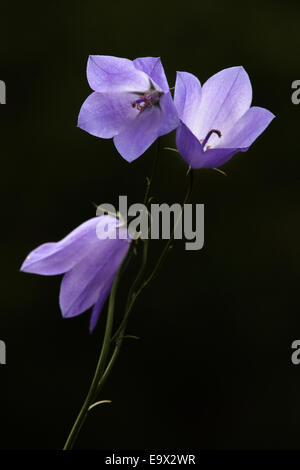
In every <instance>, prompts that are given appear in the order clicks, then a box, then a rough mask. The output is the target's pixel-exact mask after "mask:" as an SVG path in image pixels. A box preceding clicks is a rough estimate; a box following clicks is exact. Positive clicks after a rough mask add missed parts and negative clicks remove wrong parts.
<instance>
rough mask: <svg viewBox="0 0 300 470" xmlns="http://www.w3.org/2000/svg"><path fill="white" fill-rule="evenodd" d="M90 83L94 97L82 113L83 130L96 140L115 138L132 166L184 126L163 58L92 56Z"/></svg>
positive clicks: (87, 102) (84, 106) (89, 98)
mask: <svg viewBox="0 0 300 470" xmlns="http://www.w3.org/2000/svg"><path fill="white" fill-rule="evenodd" d="M87 79H88V82H89V85H90V87H91V88H92V90H94V92H93V93H92V94H91V95H90V96H89V97H88V98H87V99H86V100H85V102H84V103H83V105H82V107H81V110H80V113H79V117H78V126H79V127H80V128H81V129H83V130H85V131H87V132H89V133H90V134H92V135H95V136H97V137H102V138H104V139H110V138H112V137H113V139H114V144H115V146H116V148H117V150H118V152H119V153H120V154H121V155H122V157H123V158H125V160H127V161H128V162H131V161H133V160H135V159H136V158H138V157H139V156H140V155H142V154H143V153H144V152H145V150H147V148H148V147H150V145H151V144H152V143H153V142H154V141H155V140H156V139H157V138H158V137H159V136H161V135H164V134H168V133H169V132H171V131H172V130H173V129H175V128H176V127H177V126H178V125H179V119H178V116H177V112H176V108H175V106H174V102H173V99H172V96H171V93H170V90H169V85H168V82H167V79H166V76H165V72H164V69H163V66H162V64H161V61H160V58H158V57H143V58H139V59H135V60H133V61H131V60H129V59H123V58H119V57H111V56H105V55H92V56H90V57H89V59H88V65H87Z"/></svg>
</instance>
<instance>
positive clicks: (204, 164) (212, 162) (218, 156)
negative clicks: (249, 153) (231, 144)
mask: <svg viewBox="0 0 300 470" xmlns="http://www.w3.org/2000/svg"><path fill="white" fill-rule="evenodd" d="M245 150H247V149H240V148H226V149H224V148H220V149H216V148H213V149H210V150H206V151H205V152H204V153H203V155H202V158H201V165H200V166H198V167H197V168H217V167H218V166H221V165H224V163H226V162H227V161H228V160H230V158H231V157H233V155H234V154H235V153H237V152H241V151H242V152H244V151H245ZM199 163H200V162H199Z"/></svg>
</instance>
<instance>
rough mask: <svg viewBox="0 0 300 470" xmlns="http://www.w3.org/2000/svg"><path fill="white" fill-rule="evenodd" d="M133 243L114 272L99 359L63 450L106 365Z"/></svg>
mask: <svg viewBox="0 0 300 470" xmlns="http://www.w3.org/2000/svg"><path fill="white" fill-rule="evenodd" d="M132 246H133V245H131V246H130V248H129V250H128V252H127V255H126V257H125V258H124V260H123V262H122V264H121V266H120V268H119V270H118V272H117V274H116V277H115V280H114V283H113V286H112V290H111V294H110V298H109V305H108V311H107V319H106V326H105V333H104V338H103V344H102V349H101V353H100V357H99V360H98V364H97V367H96V371H95V374H94V378H93V381H92V383H91V386H90V389H89V391H88V394H87V396H86V399H85V401H84V403H83V405H82V408H81V410H80V412H79V414H78V416H77V419H76V421H75V423H74V425H73V427H72V429H71V432H70V434H69V436H68V439H67V441H66V443H65V445H64V448H63V450H71V449H72V448H73V445H74V443H75V440H76V438H77V436H78V434H79V431H80V429H81V428H82V426H83V424H84V422H85V420H86V417H87V414H88V409H89V407H90V405H91V404H92V402H93V400H94V398H95V395H96V393H97V391H98V385H99V381H100V379H101V377H102V375H103V373H104V372H105V365H106V360H107V357H108V353H109V349H110V342H111V332H112V328H113V319H114V309H115V299H116V293H117V289H118V285H119V282H120V277H121V273H122V270H123V266H124V264H125V261H126V260H127V258H128V256H129V253H130V252H131V247H132Z"/></svg>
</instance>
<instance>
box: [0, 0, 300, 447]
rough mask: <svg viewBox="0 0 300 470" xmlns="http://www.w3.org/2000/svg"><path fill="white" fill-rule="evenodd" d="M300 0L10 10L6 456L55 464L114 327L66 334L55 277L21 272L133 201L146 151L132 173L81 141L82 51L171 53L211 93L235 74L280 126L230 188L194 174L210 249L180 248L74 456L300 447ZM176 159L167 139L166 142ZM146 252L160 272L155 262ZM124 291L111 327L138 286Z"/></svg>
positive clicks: (5, 164) (4, 161)
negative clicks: (44, 247)
mask: <svg viewBox="0 0 300 470" xmlns="http://www.w3.org/2000/svg"><path fill="white" fill-rule="evenodd" d="M299 14H300V4H299V2H296V1H294V2H293V1H289V2H283V1H282V2H278V1H266V0H264V1H260V2H257V3H255V2H250V3H248V2H245V1H244V2H233V1H232V0H229V1H226V2H222V3H221V2H196V1H194V2H189V1H185V2H181V3H173V2H155V1H152V2H148V3H147V2H123V1H114V2H101V1H91V0H87V1H84V2H79V1H72V2H67V1H65V2H59V1H51V2H40V3H32V2H18V3H17V2H11V3H8V2H6V4H2V5H1V29H0V39H1V43H0V50H1V55H0V57H1V60H0V79H2V80H4V81H5V82H6V86H7V104H6V105H5V106H1V107H0V126H1V128H0V135H1V154H0V158H1V192H2V197H1V201H2V210H1V220H2V222H3V223H2V229H1V238H2V248H1V268H2V269H1V273H2V274H1V276H2V278H1V286H2V289H1V298H0V305H1V316H0V339H2V340H4V341H5V342H6V344H7V365H5V366H3V365H1V366H0V448H1V449H59V448H61V447H62V445H63V443H64V440H65V438H66V435H67V433H68V431H69V429H70V426H71V425H72V423H73V421H74V419H75V417H76V413H77V412H78V410H79V407H80V405H81V403H82V401H83V399H84V396H85V393H86V391H87V388H88V385H89V382H90V379H91V376H92V373H93V370H94V367H95V364H96V360H97V356H98V351H99V347H100V344H101V335H102V332H103V326H104V316H105V315H104V312H103V315H102V317H101V321H100V322H99V325H98V327H97V329H96V331H95V333H94V334H93V335H92V336H90V335H89V333H88V321H89V314H88V313H86V314H84V315H81V316H79V317H77V318H74V319H72V320H63V319H62V318H61V314H60V311H59V306H58V291H59V284H60V277H42V276H34V275H29V274H23V273H19V267H20V265H21V263H22V261H23V259H24V258H25V256H26V255H27V254H28V253H29V251H31V250H32V249H33V248H35V247H36V246H38V245H39V244H41V243H44V242H46V241H56V240H59V239H60V238H62V237H63V236H65V235H66V234H67V233H68V232H69V231H71V230H72V229H73V228H75V227H76V226H77V225H79V224H80V223H81V222H83V221H84V220H86V219H88V218H90V217H93V216H94V214H95V210H94V207H93V205H92V202H93V201H95V202H97V203H100V202H112V203H115V204H116V203H117V200H118V195H119V194H127V195H128V198H129V201H130V202H131V203H133V202H140V201H141V200H142V198H143V194H144V190H145V176H146V175H149V174H150V171H151V165H152V161H153V158H154V149H151V150H149V151H148V152H147V153H146V154H144V155H143V156H141V157H140V158H139V159H138V160H136V161H135V162H134V163H132V164H128V163H127V162H126V161H125V160H123V159H122V158H121V157H120V155H118V153H117V151H116V149H115V148H114V146H113V144H112V141H110V140H101V139H97V138H96V137H92V136H90V135H89V134H87V133H85V132H83V131H82V130H80V129H79V128H77V127H76V123H77V115H78V112H79V109H80V106H81V104H82V102H83V100H84V99H85V98H86V97H87V96H88V94H89V93H90V89H89V86H88V83H87V81H86V75H85V69H86V62H87V57H88V55H89V54H107V55H114V56H119V57H128V58H130V59H134V58H136V57H143V56H161V58H162V61H163V64H164V66H165V70H166V73H167V76H168V79H169V83H170V86H173V85H174V82H175V74H176V70H184V71H189V72H192V73H194V74H195V75H197V76H198V77H199V78H200V80H201V82H202V83H204V81H205V80H206V79H207V78H208V77H209V76H211V75H212V74H214V73H216V72H217V71H219V70H221V69H223V68H226V67H230V66H233V65H243V66H244V67H245V68H246V70H247V72H248V73H249V75H250V79H251V81H252V86H253V96H254V98H253V104H254V105H258V106H263V107H266V108H268V109H270V110H271V111H272V112H273V113H274V114H275V115H276V119H275V120H274V121H273V122H272V123H271V125H270V127H269V128H268V129H267V131H266V132H265V133H264V134H263V135H262V136H261V137H260V138H259V139H258V140H257V142H256V143H255V144H254V145H253V146H252V147H251V149H250V150H249V151H248V152H247V153H244V154H238V155H236V156H235V157H234V158H233V159H232V160H231V161H230V162H228V163H227V164H226V165H225V166H224V170H225V171H226V172H227V173H228V176H227V177H223V176H222V175H220V174H218V173H216V172H214V171H212V170H202V171H198V172H197V175H196V183H195V189H194V192H193V195H192V201H193V202H194V203H196V202H202V203H204V204H205V246H204V248H203V249H202V250H201V251H198V252H187V251H185V250H184V244H183V242H177V243H176V245H175V247H174V250H173V252H172V253H171V254H170V256H169V258H168V261H167V263H166V264H165V266H164V268H163V270H162V271H161V273H160V277H159V278H158V279H157V280H156V281H155V282H153V284H152V286H151V287H150V288H149V289H148V290H146V291H145V292H144V293H143V295H142V296H141V298H140V299H139V301H138V303H137V305H136V308H135V310H134V313H133V315H132V318H131V322H130V325H129V329H128V333H131V334H135V335H138V336H140V337H141V339H140V340H139V341H134V340H128V341H127V342H126V343H125V344H124V347H123V350H122V353H121V356H120V358H119V361H118V363H117V365H116V367H115V369H114V371H113V373H112V375H111V377H110V379H109V381H108V383H107V384H106V386H105V389H104V391H103V393H102V396H101V398H103V399H111V400H112V404H111V405H106V406H103V407H99V408H97V409H95V410H94V412H93V413H91V415H90V417H89V419H88V421H87V423H86V425H85V427H84V429H83V431H82V433H81V435H80V438H79V440H78V442H77V448H78V449H88V448H89V449H105V448H106V449H107V448H110V449H116V450H117V449H130V448H131V449H156V448H173V449H175V448H194V449H243V448H244V449H291V448H296V449H299V447H300V444H299V443H300V439H299V421H300V400H299V394H300V366H299V367H297V366H294V365H292V363H291V352H292V350H291V343H292V341H293V340H295V339H299V338H300V316H299V308H298V305H299V293H298V287H299V260H300V249H299V235H300V224H299V203H300V189H299V183H300V159H299V139H298V122H299V116H300V106H299V107H297V106H295V105H293V104H292V102H291V93H292V90H291V83H292V81H293V80H296V79H299V73H300V72H299V46H300V39H299V17H300V16H299ZM163 143H164V144H165V145H174V133H173V134H171V135H169V136H166V137H164V138H163ZM185 171H186V164H185V163H184V161H183V160H182V159H181V158H180V157H179V156H177V155H176V154H175V153H172V152H167V151H165V152H162V154H161V157H160V163H159V171H158V178H157V180H156V182H155V185H154V188H153V191H154V194H155V197H156V200H157V201H159V202H163V201H166V202H178V201H181V200H182V197H183V194H184V191H185V184H186V181H185ZM162 246H163V244H162V242H153V243H152V248H151V259H152V260H153V259H154V258H155V257H156V256H157V254H158V252H159V250H160V249H161V248H162ZM133 271H134V267H133V268H132V271H129V272H128V279H127V280H126V281H125V284H124V285H123V289H122V291H121V293H120V298H119V301H118V312H119V314H121V312H122V303H123V301H124V296H125V294H126V290H127V288H128V285H127V284H128V283H129V281H130V279H131V275H132V274H133Z"/></svg>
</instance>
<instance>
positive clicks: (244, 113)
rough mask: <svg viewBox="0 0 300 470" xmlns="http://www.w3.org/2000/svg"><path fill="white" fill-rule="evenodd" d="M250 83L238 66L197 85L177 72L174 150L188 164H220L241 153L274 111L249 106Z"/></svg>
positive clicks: (266, 124)
mask: <svg viewBox="0 0 300 470" xmlns="http://www.w3.org/2000/svg"><path fill="white" fill-rule="evenodd" d="M251 101H252V87H251V83H250V79H249V76H248V74H247V73H246V71H245V70H244V68H243V67H231V68H228V69H225V70H222V71H221V72H219V73H217V74H215V75H213V76H212V77H211V78H209V80H207V82H205V84H204V85H203V87H202V89H201V85H200V82H199V80H198V79H197V78H196V77H195V76H194V75H192V74H191V73H187V72H177V78H176V84H175V95H174V102H175V105H176V108H177V111H178V115H179V118H180V121H181V123H180V126H179V127H178V129H177V132H176V144H177V148H178V151H179V153H180V154H181V156H182V157H183V158H184V160H186V162H187V163H188V164H189V165H190V166H191V167H192V168H213V167H218V166H220V165H223V164H224V163H225V162H227V161H228V160H229V159H230V158H231V157H232V156H233V155H234V154H235V153H237V152H245V151H246V150H248V148H249V147H250V145H251V144H252V143H253V142H254V141H255V140H256V139H257V137H258V136H259V135H260V134H261V133H262V132H263V131H264V130H265V129H266V127H267V126H268V125H269V124H270V122H271V121H272V119H273V118H274V115H273V114H272V113H271V112H270V111H268V110H267V109H264V108H260V107H257V106H252V107H250V106H251Z"/></svg>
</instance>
